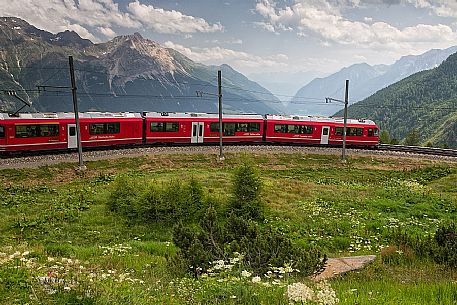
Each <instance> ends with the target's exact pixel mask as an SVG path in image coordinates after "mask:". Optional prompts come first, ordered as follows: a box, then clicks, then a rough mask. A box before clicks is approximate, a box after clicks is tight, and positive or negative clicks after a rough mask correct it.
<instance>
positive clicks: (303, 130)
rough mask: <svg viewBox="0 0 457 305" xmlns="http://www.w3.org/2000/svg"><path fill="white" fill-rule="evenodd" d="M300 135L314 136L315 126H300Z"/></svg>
mask: <svg viewBox="0 0 457 305" xmlns="http://www.w3.org/2000/svg"><path fill="white" fill-rule="evenodd" d="M300 133H301V134H312V133H313V126H309V125H301V126H300Z"/></svg>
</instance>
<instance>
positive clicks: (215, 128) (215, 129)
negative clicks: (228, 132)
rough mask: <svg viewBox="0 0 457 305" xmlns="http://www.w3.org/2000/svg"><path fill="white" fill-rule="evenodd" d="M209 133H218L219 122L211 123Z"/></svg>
mask: <svg viewBox="0 0 457 305" xmlns="http://www.w3.org/2000/svg"><path fill="white" fill-rule="evenodd" d="M209 131H211V132H219V122H217V123H216V122H213V123H211V125H210V126H209Z"/></svg>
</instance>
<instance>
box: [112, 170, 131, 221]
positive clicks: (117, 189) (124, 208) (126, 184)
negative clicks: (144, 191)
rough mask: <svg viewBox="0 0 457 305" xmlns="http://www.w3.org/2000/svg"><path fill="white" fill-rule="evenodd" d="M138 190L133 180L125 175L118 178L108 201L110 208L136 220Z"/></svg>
mask: <svg viewBox="0 0 457 305" xmlns="http://www.w3.org/2000/svg"><path fill="white" fill-rule="evenodd" d="M138 188H139V186H138V185H137V184H135V183H134V181H133V180H132V179H131V178H129V177H127V176H124V175H122V176H119V177H117V178H116V179H115V180H114V183H113V186H112V191H111V193H110V196H109V199H108V203H107V204H108V208H109V209H110V210H111V211H113V212H117V213H120V214H122V215H124V216H127V217H133V218H135V217H136V216H137V211H136V203H137V196H138V194H139V189H138Z"/></svg>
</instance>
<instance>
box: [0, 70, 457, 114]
mask: <svg viewBox="0 0 457 305" xmlns="http://www.w3.org/2000/svg"><path fill="white" fill-rule="evenodd" d="M0 63H6V62H0ZM9 68H19V69H33V70H57V72H55V73H53V74H52V75H51V76H50V77H48V78H47V79H46V80H45V81H43V82H42V83H41V84H40V85H44V84H45V83H47V82H48V81H49V80H51V79H52V78H54V77H55V76H56V75H57V74H58V73H60V72H61V71H63V70H64V71H67V67H65V68H64V67H34V66H9ZM75 71H79V72H88V73H101V74H104V75H111V76H119V77H130V76H131V75H122V74H113V73H108V72H105V71H96V70H88V69H75ZM125 71H129V70H125ZM214 79H215V78H214ZM148 80H151V81H158V82H161V81H162V80H161V79H154V78H150V79H148ZM169 81H171V82H172V83H176V84H182V85H188V86H202V87H214V88H216V87H217V84H211V83H190V82H179V81H176V80H169ZM222 88H226V89H231V90H234V91H242V92H250V93H257V94H264V95H270V94H273V95H276V96H282V97H292V98H294V100H291V101H285V100H273V99H263V98H238V99H237V98H234V97H226V98H225V100H226V101H228V102H252V103H268V104H298V105H309V104H312V105H332V104H327V103H324V102H322V101H323V100H324V98H323V97H305V96H292V95H285V94H274V93H271V92H269V91H258V90H250V89H244V88H241V87H238V86H235V85H223V86H222ZM5 90H17V89H8V88H5V89H0V91H5ZM20 91H22V92H27V93H40V94H41V95H43V94H46V95H49V93H52V94H54V95H61V96H63V95H66V93H65V92H57V91H51V90H46V91H43V89H22V90H20ZM337 91H339V90H337ZM79 95H82V96H94V97H107V98H150V99H161V100H163V99H176V100H178V99H191V100H194V101H196V100H199V99H200V100H208V101H213V99H211V98H206V99H205V98H202V97H196V96H193V95H181V96H179V95H177V96H164V95H151V94H115V93H112V92H107V93H103V92H81V93H79ZM448 102H450V103H453V102H454V101H448ZM349 105H350V106H352V105H355V107H357V108H373V107H376V108H377V109H404V110H408V109H416V110H420V109H425V110H443V111H457V108H455V107H439V106H410V105H393V104H391V105H378V104H376V105H375V104H360V103H358V102H349Z"/></svg>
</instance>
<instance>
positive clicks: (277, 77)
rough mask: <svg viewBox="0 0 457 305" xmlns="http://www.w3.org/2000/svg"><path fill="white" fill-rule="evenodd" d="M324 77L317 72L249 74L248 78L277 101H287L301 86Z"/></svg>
mask: <svg viewBox="0 0 457 305" xmlns="http://www.w3.org/2000/svg"><path fill="white" fill-rule="evenodd" d="M322 75H324V74H323V73H321V72H317V71H299V72H294V73H291V72H266V73H265V72H264V73H250V74H249V75H248V76H249V78H251V79H253V80H255V81H256V82H257V83H259V84H260V85H262V86H263V87H265V88H267V89H268V90H270V91H271V92H272V93H273V94H275V95H276V96H277V97H278V98H279V99H281V100H283V101H289V100H291V99H292V97H293V96H291V94H293V93H295V92H297V91H298V90H299V89H300V88H301V87H303V84H307V83H309V82H310V81H312V80H313V79H314V78H316V77H320V76H322Z"/></svg>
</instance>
